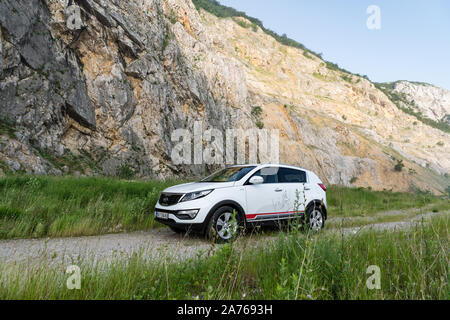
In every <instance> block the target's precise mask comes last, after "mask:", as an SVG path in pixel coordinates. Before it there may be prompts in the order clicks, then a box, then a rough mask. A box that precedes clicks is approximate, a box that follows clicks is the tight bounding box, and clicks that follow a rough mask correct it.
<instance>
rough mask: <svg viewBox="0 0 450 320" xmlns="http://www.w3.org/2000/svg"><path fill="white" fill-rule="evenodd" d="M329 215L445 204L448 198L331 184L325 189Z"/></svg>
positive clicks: (372, 212)
mask: <svg viewBox="0 0 450 320" xmlns="http://www.w3.org/2000/svg"><path fill="white" fill-rule="evenodd" d="M327 201H328V212H329V216H330V217H332V216H346V217H352V216H367V215H373V214H375V213H377V212H381V211H391V210H399V209H409V208H422V207H425V206H427V205H430V204H433V203H434V204H438V205H441V204H442V205H443V206H444V205H446V204H448V200H443V199H442V198H440V197H435V196H432V195H431V194H428V193H423V192H415V193H408V192H392V191H372V190H369V189H364V188H345V187H340V186H331V187H329V188H328V190H327Z"/></svg>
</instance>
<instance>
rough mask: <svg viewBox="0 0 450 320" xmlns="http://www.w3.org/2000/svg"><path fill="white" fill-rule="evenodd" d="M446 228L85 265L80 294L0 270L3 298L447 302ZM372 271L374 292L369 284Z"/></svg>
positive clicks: (51, 278) (36, 275)
mask: <svg viewBox="0 0 450 320" xmlns="http://www.w3.org/2000/svg"><path fill="white" fill-rule="evenodd" d="M448 223H449V217H448V216H445V217H440V218H435V219H433V220H432V221H431V223H430V224H422V225H417V226H416V227H413V228H412V229H411V230H409V231H401V232H374V231H371V232H366V233H362V234H358V235H351V236H341V235H338V234H336V233H334V234H332V233H320V234H305V233H304V232H297V231H293V232H291V233H288V234H286V233H280V235H279V237H278V238H277V239H276V240H274V241H265V242H264V243H263V242H262V241H260V242H257V243H258V245H257V246H255V245H250V243H251V242H250V241H247V240H245V239H243V240H242V239H241V240H239V241H238V242H236V243H235V244H229V245H223V246H221V247H220V248H219V249H218V250H217V251H216V252H215V253H214V254H212V255H211V256H209V257H206V258H205V257H197V258H193V259H188V260H184V261H178V262H177V261H171V260H170V259H146V257H144V256H143V255H142V252H141V253H137V254H134V255H131V256H130V257H126V258H123V259H120V260H119V259H116V260H114V261H112V262H108V263H106V264H104V265H99V264H97V265H94V264H93V263H92V262H89V261H81V262H80V266H81V276H82V279H81V289H80V290H68V289H67V288H66V285H65V284H66V281H67V278H68V275H66V274H65V272H64V271H65V270H64V268H60V267H59V268H58V267H55V268H52V267H50V268H49V267H47V266H46V267H43V266H44V265H46V264H45V263H40V267H39V266H37V267H36V266H34V265H31V264H28V265H24V266H17V265H15V266H13V267H9V268H8V267H7V266H0V275H1V278H0V299H401V300H403V299H449V287H448V279H449V276H448V261H449V260H448V245H449V243H448V241H449V234H448V230H449V225H448ZM256 240H258V239H256ZM254 242H255V241H254ZM371 265H376V266H378V267H379V268H380V272H381V273H380V276H381V277H380V283H381V289H380V290H369V289H368V288H367V286H366V281H367V279H368V278H369V276H370V275H368V274H367V268H368V267H369V266H371Z"/></svg>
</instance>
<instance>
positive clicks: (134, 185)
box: [0, 176, 448, 239]
mask: <svg viewBox="0 0 450 320" xmlns="http://www.w3.org/2000/svg"><path fill="white" fill-rule="evenodd" d="M178 183H181V182H180V181H178V182H177V181H165V182H164V181H124V180H118V179H113V178H97V177H86V178H75V177H37V176H7V177H4V178H0V239H11V238H29V237H65V236H84V235H97V234H104V233H112V232H122V231H136V230H145V229H148V228H152V227H156V226H159V224H156V223H154V220H153V215H152V213H153V208H154V206H155V204H156V201H157V199H158V196H159V194H160V192H161V191H162V190H163V189H165V188H167V187H169V186H171V185H174V184H178ZM327 197H328V205H329V208H328V211H329V216H330V217H333V216H363V217H364V216H370V215H373V214H375V213H377V212H380V211H386V210H395V209H407V208H412V207H416V208H421V207H424V206H429V205H432V204H435V206H436V207H440V206H441V203H442V202H443V200H441V199H440V198H437V197H433V196H431V195H429V194H420V193H417V194H413V193H394V192H389V191H383V192H373V191H369V190H367V189H349V188H344V187H336V186H333V187H330V188H329V190H328V192H327ZM446 203H447V205H448V200H447V201H446Z"/></svg>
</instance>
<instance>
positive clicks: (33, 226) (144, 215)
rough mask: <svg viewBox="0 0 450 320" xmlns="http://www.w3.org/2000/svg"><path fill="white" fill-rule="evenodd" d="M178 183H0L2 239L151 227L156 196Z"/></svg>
mask: <svg viewBox="0 0 450 320" xmlns="http://www.w3.org/2000/svg"><path fill="white" fill-rule="evenodd" d="M173 184H176V182H171V181H167V182H162V181H148V182H144V181H139V182H128V181H121V180H117V179H112V178H93V177H88V178H74V177H34V176H33V177H32V176H9V177H5V178H0V238H3V239H8V238H26V237H63V236H81V235H96V234H102V233H108V232H120V231H134V230H144V229H147V228H151V227H154V226H155V223H154V221H153V216H152V213H153V208H154V206H155V204H156V201H157V200H158V196H159V194H160V192H161V191H162V190H163V189H165V188H167V187H168V186H170V185H173Z"/></svg>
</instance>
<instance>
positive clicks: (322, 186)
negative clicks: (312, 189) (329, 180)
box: [319, 183, 327, 192]
mask: <svg viewBox="0 0 450 320" xmlns="http://www.w3.org/2000/svg"><path fill="white" fill-rule="evenodd" d="M319 187H321V188H322V190H323V191H325V192H327V187H325V185H324V184H323V183H319Z"/></svg>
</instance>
